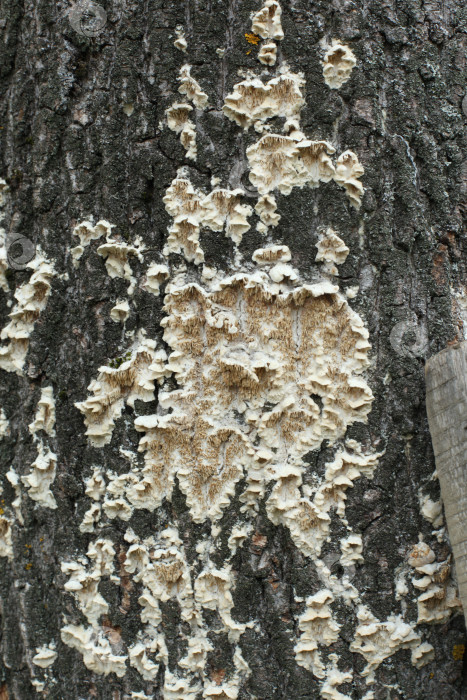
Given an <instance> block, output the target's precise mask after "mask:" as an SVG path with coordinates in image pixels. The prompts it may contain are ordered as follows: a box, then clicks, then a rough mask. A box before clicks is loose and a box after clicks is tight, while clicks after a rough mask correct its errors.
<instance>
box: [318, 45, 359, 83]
mask: <svg viewBox="0 0 467 700" xmlns="http://www.w3.org/2000/svg"><path fill="white" fill-rule="evenodd" d="M356 64H357V59H356V58H355V56H354V54H353V52H352V51H351V50H350V49H349V47H348V46H345V44H341V42H340V41H337V40H334V41H333V42H332V45H331V47H330V48H329V49H328V50H327V51H326V54H325V56H324V62H323V76H324V82H325V83H326V85H328V87H330V88H331V89H333V90H337V89H338V88H340V87H342V85H344V83H346V82H347V81H348V80H349V79H350V74H351V73H352V70H353V69H354V68H355V66H356Z"/></svg>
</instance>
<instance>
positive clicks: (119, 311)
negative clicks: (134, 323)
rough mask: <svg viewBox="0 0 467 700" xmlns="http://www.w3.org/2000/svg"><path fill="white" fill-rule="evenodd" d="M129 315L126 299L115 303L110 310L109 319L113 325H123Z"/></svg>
mask: <svg viewBox="0 0 467 700" xmlns="http://www.w3.org/2000/svg"><path fill="white" fill-rule="evenodd" d="M129 315H130V305H129V304H128V301H127V300H126V299H120V300H119V301H117V303H116V304H115V306H114V307H112V309H111V310H110V318H111V319H112V321H115V323H125V321H126V320H127V318H128V316H129Z"/></svg>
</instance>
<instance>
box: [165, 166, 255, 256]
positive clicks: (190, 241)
mask: <svg viewBox="0 0 467 700" xmlns="http://www.w3.org/2000/svg"><path fill="white" fill-rule="evenodd" d="M242 195H243V191H242V190H240V189H236V190H225V189H220V188H217V189H214V190H213V191H212V192H210V193H209V194H208V195H205V193H203V192H201V191H199V190H196V189H195V188H194V187H193V185H192V184H191V182H190V181H189V180H187V179H186V178H176V179H175V180H173V182H172V184H171V185H170V187H169V188H168V189H167V192H166V194H165V197H164V203H165V208H166V210H167V212H168V214H170V216H171V217H172V218H173V224H172V225H171V226H170V227H169V236H168V239H167V243H166V246H165V249H164V254H166V255H167V254H168V253H182V254H183V255H184V256H185V258H186V260H188V261H189V262H194V263H195V265H199V264H200V263H202V262H203V261H204V253H203V250H202V249H201V246H200V244H199V234H200V230H201V227H203V226H205V227H206V228H210V229H211V230H212V231H218V232H220V231H222V230H223V229H224V227H225V235H226V236H228V237H229V238H231V239H232V240H233V241H234V243H240V241H241V240H242V237H243V234H244V233H245V232H246V231H248V230H249V229H250V225H249V223H248V216H250V215H251V214H252V211H253V210H252V208H251V207H250V206H248V205H245V204H241V201H240V198H241V196H242Z"/></svg>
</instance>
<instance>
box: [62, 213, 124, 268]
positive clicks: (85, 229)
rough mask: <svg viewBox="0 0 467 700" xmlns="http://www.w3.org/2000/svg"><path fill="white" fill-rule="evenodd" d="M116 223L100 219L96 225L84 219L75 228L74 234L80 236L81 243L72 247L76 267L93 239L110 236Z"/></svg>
mask: <svg viewBox="0 0 467 700" xmlns="http://www.w3.org/2000/svg"><path fill="white" fill-rule="evenodd" d="M113 228H115V224H109V222H108V221H104V220H101V221H98V222H97V224H96V225H94V224H92V223H91V222H90V221H82V222H81V223H80V224H77V225H76V226H75V228H74V229H73V236H78V238H79V245H78V246H76V247H75V248H72V249H71V255H72V258H73V265H74V267H78V265H79V260H80V258H81V256H82V255H83V253H84V249H85V248H86V246H88V245H89V244H90V243H91V242H92V241H95V240H97V239H98V238H102V236H105V237H106V238H107V237H110V236H111V234H112V229H113Z"/></svg>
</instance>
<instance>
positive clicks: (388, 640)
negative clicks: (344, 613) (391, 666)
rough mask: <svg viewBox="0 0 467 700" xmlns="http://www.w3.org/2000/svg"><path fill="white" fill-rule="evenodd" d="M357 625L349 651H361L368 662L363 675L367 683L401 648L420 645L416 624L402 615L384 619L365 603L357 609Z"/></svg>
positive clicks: (413, 647) (411, 647) (372, 679)
mask: <svg viewBox="0 0 467 700" xmlns="http://www.w3.org/2000/svg"><path fill="white" fill-rule="evenodd" d="M357 619H358V627H357V629H356V631H355V638H354V640H353V641H352V643H351V645H350V651H353V652H357V653H359V654H361V655H362V656H363V657H364V659H365V661H366V662H367V665H366V667H365V668H364V669H363V671H362V673H361V675H362V676H363V677H368V680H367V683H371V682H373V681H374V672H375V670H376V669H377V668H378V666H379V665H380V664H381V663H382V662H383V661H384V659H387V658H389V657H390V656H392V655H393V654H395V653H396V652H397V651H399V649H412V650H413V649H415V648H417V647H419V645H420V641H421V640H420V636H419V635H418V634H417V632H415V630H414V625H413V624H409V623H407V622H404V620H403V618H402V616H401V615H397V616H396V615H391V616H390V617H388V619H387V620H385V621H384V622H381V621H380V620H378V619H377V618H376V617H375V616H374V615H373V613H372V612H371V611H370V610H369V609H368V608H367V607H365V606H364V605H360V606H359V608H358V611H357Z"/></svg>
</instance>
